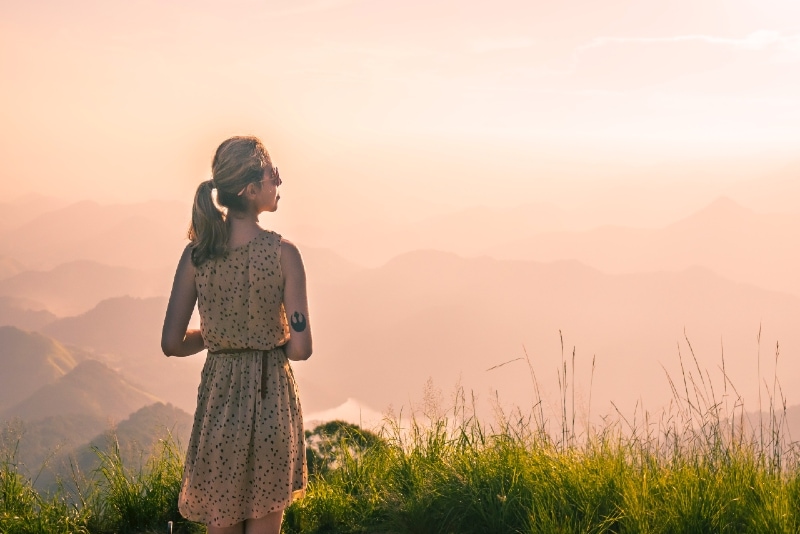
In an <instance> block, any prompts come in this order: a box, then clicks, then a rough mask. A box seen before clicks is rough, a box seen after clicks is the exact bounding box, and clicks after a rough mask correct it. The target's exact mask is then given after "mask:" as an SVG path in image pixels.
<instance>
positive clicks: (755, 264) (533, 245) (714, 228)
mask: <svg viewBox="0 0 800 534" xmlns="http://www.w3.org/2000/svg"><path fill="white" fill-rule="evenodd" d="M797 242H800V215H789V214H786V215H783V214H762V213H756V212H753V211H751V210H749V209H746V208H744V207H742V206H740V205H739V204H737V203H735V202H734V201H733V200H730V199H728V198H724V197H723V198H719V199H717V200H716V201H714V202H712V203H711V204H709V205H708V206H706V207H705V208H704V209H702V210H700V211H698V212H696V213H694V214H692V215H691V216H689V217H687V218H685V219H683V220H680V221H678V222H676V223H674V224H671V225H668V226H666V227H663V228H660V229H633V228H625V227H616V226H603V227H599V228H595V229H593V230H586V231H581V232H550V233H541V234H537V235H533V236H530V237H526V238H524V239H518V240H514V241H511V242H508V243H502V242H500V243H499V244H492V243H490V244H489V245H488V246H487V247H486V248H485V249H484V250H485V253H487V254H489V255H491V256H493V257H497V258H505V259H525V260H536V261H556V260H562V259H575V260H578V261H581V262H582V263H585V264H587V265H590V266H592V267H595V268H597V269H600V270H602V271H604V272H608V273H633V272H650V271H659V270H670V271H678V270H682V269H687V268H689V267H692V266H701V267H705V268H707V269H710V270H712V271H714V272H716V273H718V274H720V275H721V276H724V277H726V278H730V279H731V280H736V281H738V282H744V283H748V284H752V285H757V286H759V287H763V288H765V289H769V290H773V291H784V292H791V293H793V294H794V295H797V296H800V277H798V276H797V273H798V272H800V253H798V252H797V247H792V246H786V244H787V243H797Z"/></svg>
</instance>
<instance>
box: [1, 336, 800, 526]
mask: <svg viewBox="0 0 800 534" xmlns="http://www.w3.org/2000/svg"><path fill="white" fill-rule="evenodd" d="M689 348H690V349H691V345H689ZM690 352H691V351H690ZM680 358H681V367H682V376H681V377H680V378H679V380H677V381H673V380H671V379H670V381H669V383H670V385H671V387H672V391H673V396H674V403H673V405H672V408H671V409H670V410H668V411H665V412H664V413H662V414H660V417H658V418H657V419H656V420H652V419H651V418H650V416H649V415H648V414H646V413H641V414H640V416H639V417H637V419H636V421H634V422H633V423H631V424H629V423H628V421H627V420H626V419H625V418H624V417H623V416H622V414H619V418H618V419H617V420H615V421H608V420H607V422H606V423H605V424H604V425H603V426H601V427H599V428H597V427H593V428H590V429H585V430H583V431H582V432H579V431H578V430H577V429H576V423H575V420H576V417H575V414H574V408H573V406H574V401H572V403H571V406H570V401H569V398H570V395H568V394H567V393H566V392H565V391H564V390H562V395H561V398H562V407H561V413H560V419H561V421H555V422H553V423H554V424H553V426H554V427H557V430H556V431H555V432H551V431H550V430H549V427H548V423H549V421H547V420H546V419H545V418H544V416H543V413H542V411H541V404H537V405H535V406H534V407H533V408H532V409H531V410H530V413H528V414H526V413H523V412H522V411H521V410H517V411H515V412H514V413H513V414H510V415H502V416H499V417H498V418H497V419H496V420H495V421H493V422H492V423H491V424H484V423H482V422H480V421H478V420H477V419H475V418H474V417H473V416H472V415H471V414H472V413H474V409H473V407H472V406H470V403H468V402H466V401H465V396H464V394H463V392H462V393H461V395H459V396H457V401H456V402H454V406H453V407H451V409H450V410H449V411H447V412H446V413H444V414H439V415H430V414H431V413H432V412H430V413H429V416H416V415H414V416H411V417H410V418H405V419H404V418H403V417H402V416H401V417H396V418H393V419H391V420H387V421H386V424H385V426H384V427H383V429H382V431H381V432H380V433H379V434H373V433H370V432H366V431H363V430H361V429H359V428H358V427H355V426H353V425H348V424H346V423H328V424H326V425H323V426H320V427H317V429H315V430H314V431H313V432H308V433H307V440H308V444H309V447H308V449H309V465H311V466H313V469H314V472H313V475H312V476H311V478H310V482H309V489H308V494H307V496H306V498H304V499H303V500H301V501H298V502H296V503H294V504H293V505H292V506H291V507H289V509H287V511H286V515H285V521H284V532H285V533H287V534H290V533H326V532H351V533H359V532H364V533H366V532H369V533H415V534H425V533H473V532H474V533H487V532H489V533H493V532H497V533H562V532H563V533H572V532H576V533H577V532H581V533H584V532H585V533H600V532H615V533H639V532H647V533H662V532H663V533H681V532H686V533H703V532H714V533H726V532H730V533H738V532H769V533H782V532H785V533H797V532H800V470H798V459H799V458H800V456H799V455H798V449H797V448H796V447H795V444H794V443H792V442H790V441H789V440H788V439H786V437H785V435H786V433H785V431H784V430H785V428H784V426H783V421H784V420H783V418H782V413H785V403H782V402H780V401H779V400H777V399H781V398H782V395H781V394H780V386H779V384H778V383H777V381H773V384H772V387H771V388H767V389H766V398H767V399H768V402H769V404H770V405H771V406H772V407H771V408H769V410H768V411H767V417H766V419H763V418H762V419H760V420H759V421H758V423H757V424H754V425H748V423H747V420H746V417H745V412H744V407H743V406H742V403H741V400H740V399H739V398H738V396H737V395H736V394H735V389H733V386H732V385H730V384H729V383H728V381H727V378H726V377H723V385H722V388H721V391H719V392H715V391H714V387H713V386H712V382H711V380H710V378H709V377H708V374H707V373H705V375H704V374H703V373H702V372H700V369H699V366H698V365H697V360H696V359H694V356H693V355H691V357H690V358H687V359H684V357H683V356H682V355H681V356H680ZM684 360H686V361H684ZM723 369H724V362H723ZM560 372H561V380H562V384H563V387H564V388H566V384H567V378H568V375H569V369H568V366H567V365H566V362H565V364H564V365H563V366H562V369H561V371H560ZM723 374H724V371H723ZM532 376H533V377H534V380H535V376H534V375H533V374H532ZM715 393H720V398H721V399H722V400H719V399H718V398H717V397H716V395H715ZM731 399H733V400H731ZM437 413H438V412H437ZM12 452H13V451H12ZM96 453H97V454H98V457H99V458H100V460H101V462H100V467H99V468H98V469H97V470H96V471H95V472H94V473H91V474H90V475H89V476H88V477H86V478H83V477H81V476H79V474H76V475H75V476H74V477H73V480H72V481H71V486H67V485H65V486H63V487H62V488H61V489H60V490H59V491H58V492H56V494H54V495H48V496H42V495H39V494H38V493H36V492H35V491H34V490H33V489H32V486H31V484H30V481H29V480H28V479H27V478H26V477H24V476H22V475H21V474H20V473H19V472H18V470H17V468H16V466H15V464H14V462H13V454H10V455H7V456H6V458H5V460H4V461H3V462H2V463H0V491H2V494H0V532H4V533H9V534H16V533H39V532H48V533H50V532H53V533H61V532H64V533H67V532H75V533H110V532H120V533H133V532H164V531H165V530H166V523H167V521H174V522H175V524H176V527H177V528H176V530H177V531H184V532H202V531H203V528H202V527H201V526H198V525H194V524H191V523H187V522H181V519H180V517H179V515H178V512H177V509H176V501H177V494H178V489H179V484H180V476H181V467H182V455H181V454H180V452H179V451H178V449H177V448H176V447H175V445H174V444H173V443H172V442H170V441H165V442H162V443H161V444H160V446H159V448H158V449H157V450H156V451H154V455H153V456H152V457H151V458H150V460H149V461H148V462H147V463H146V464H145V465H144V467H142V468H140V469H136V470H130V469H127V468H126V466H124V465H123V463H122V460H121V459H120V454H119V448H118V447H117V446H116V445H115V443H113V442H112V443H111V444H110V446H109V448H108V449H107V450H103V451H101V450H97V451H96Z"/></svg>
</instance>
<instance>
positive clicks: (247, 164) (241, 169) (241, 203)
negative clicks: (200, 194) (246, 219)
mask: <svg viewBox="0 0 800 534" xmlns="http://www.w3.org/2000/svg"><path fill="white" fill-rule="evenodd" d="M265 172H266V173H267V178H268V177H269V176H271V173H272V161H271V160H270V158H269V153H268V152H267V149H266V148H265V147H264V145H263V144H262V143H261V141H259V140H258V139H257V138H255V137H231V138H230V139H227V140H226V141H223V142H222V144H221V145H219V148H217V152H216V154H214V160H213V162H212V163H211V182H212V183H213V185H214V187H215V188H216V190H217V202H218V203H219V204H220V205H221V206H224V207H226V208H228V209H232V210H234V211H241V212H244V211H247V210H248V209H249V208H250V206H249V205H248V199H249V198H250V197H252V195H251V194H246V193H252V192H254V190H255V191H257V190H260V189H261V187H262V185H263V180H264V178H265ZM250 184H253V185H252V186H250Z"/></svg>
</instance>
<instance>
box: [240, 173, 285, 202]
mask: <svg viewBox="0 0 800 534" xmlns="http://www.w3.org/2000/svg"><path fill="white" fill-rule="evenodd" d="M267 180H269V183H271V184H272V185H274V186H275V187H278V186H279V185H281V184H282V183H283V180H281V173H280V172H278V167H272V172H271V173H270V176H269V178H262V179H261V180H259V181H258V182H253V183H258V184H260V183H263V182H265V181H267ZM248 185H250V184H248ZM245 189H247V186H244V187H243V188H242V190H241V191H239V193H238V194H237V196H242V195H243V194H244V190H245Z"/></svg>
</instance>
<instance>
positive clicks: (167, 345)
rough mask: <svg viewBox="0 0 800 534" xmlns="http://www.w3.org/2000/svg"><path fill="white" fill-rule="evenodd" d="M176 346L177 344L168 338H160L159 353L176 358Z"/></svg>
mask: <svg viewBox="0 0 800 534" xmlns="http://www.w3.org/2000/svg"><path fill="white" fill-rule="evenodd" d="M178 346H179V343H176V342H175V341H173V340H171V339H168V338H163V337H162V338H161V352H163V353H164V356H177V355H178Z"/></svg>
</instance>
